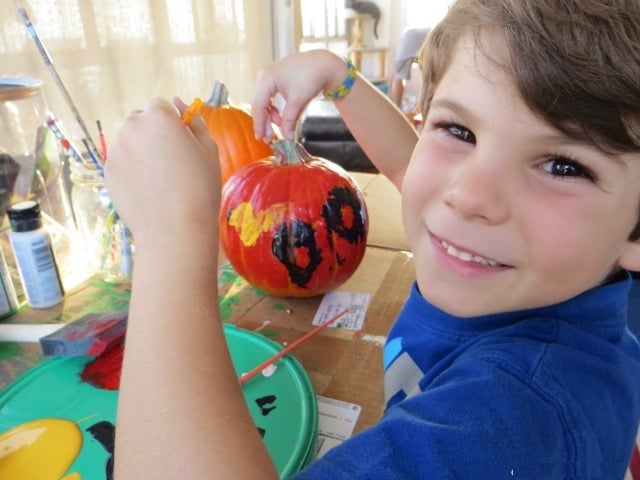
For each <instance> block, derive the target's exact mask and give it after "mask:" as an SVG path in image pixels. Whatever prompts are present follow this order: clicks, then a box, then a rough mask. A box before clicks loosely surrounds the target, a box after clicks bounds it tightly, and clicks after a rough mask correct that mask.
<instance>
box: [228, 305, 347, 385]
mask: <svg viewBox="0 0 640 480" xmlns="http://www.w3.org/2000/svg"><path fill="white" fill-rule="evenodd" d="M348 312H349V309H348V308H345V309H344V310H342V311H341V312H340V313H338V314H337V315H335V316H334V317H332V318H330V319H329V320H327V321H326V322H324V323H323V324H322V325H319V326H317V327H316V328H314V329H313V330H311V331H310V332H308V333H306V334H305V335H303V336H302V337H300V338H299V339H298V340H296V341H295V342H293V343H291V344H289V345H287V346H286V347H285V348H283V349H282V350H280V351H279V352H278V353H276V354H275V355H273V356H272V357H270V358H268V359H266V360H265V361H264V362H262V363H261V364H259V365H258V366H256V367H254V368H252V369H251V370H249V371H248V372H246V373H243V374H242V375H240V378H238V381H239V382H240V385H244V384H245V383H246V382H248V381H249V380H251V379H252V378H253V377H255V376H256V375H258V374H259V373H260V372H262V371H263V370H264V369H265V368H267V367H269V366H270V365H273V364H274V363H275V362H277V361H278V360H280V359H281V358H282V357H284V356H285V355H286V354H287V353H289V352H290V351H292V350H294V349H295V348H298V347H299V346H300V345H302V344H303V343H304V342H306V341H307V340H309V339H310V338H311V337H313V336H314V335H315V334H317V333H318V332H320V331H321V330H322V329H324V328H327V327H328V326H329V325H331V324H332V323H333V322H335V321H336V320H338V319H339V318H340V317H342V316H343V315H346V314H347V313H348Z"/></svg>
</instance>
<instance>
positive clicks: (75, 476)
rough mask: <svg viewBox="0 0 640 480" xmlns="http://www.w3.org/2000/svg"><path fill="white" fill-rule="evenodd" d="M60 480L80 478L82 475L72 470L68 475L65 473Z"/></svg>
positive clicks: (76, 479) (80, 479)
mask: <svg viewBox="0 0 640 480" xmlns="http://www.w3.org/2000/svg"><path fill="white" fill-rule="evenodd" d="M60 480H82V477H81V476H80V474H79V473H77V472H73V473H70V474H69V475H65V476H64V477H62V478H61V479H60Z"/></svg>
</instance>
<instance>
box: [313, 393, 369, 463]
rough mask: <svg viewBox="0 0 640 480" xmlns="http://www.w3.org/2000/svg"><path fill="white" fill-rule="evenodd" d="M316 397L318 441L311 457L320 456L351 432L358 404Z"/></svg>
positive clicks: (359, 408) (349, 435)
mask: <svg viewBox="0 0 640 480" xmlns="http://www.w3.org/2000/svg"><path fill="white" fill-rule="evenodd" d="M316 398H317V399H318V441H317V443H316V450H315V452H314V454H313V459H317V458H320V457H322V456H323V455H324V454H325V453H327V452H328V451H329V450H331V449H332V448H333V447H335V446H336V445H339V444H341V443H342V442H344V441H345V440H346V439H348V438H350V437H351V435H352V434H353V429H354V427H355V426H356V422H357V421H358V417H359V416H360V411H361V410H362V408H361V407H360V405H356V404H354V403H348V402H343V401H340V400H335V399H333V398H327V397H323V396H320V395H316Z"/></svg>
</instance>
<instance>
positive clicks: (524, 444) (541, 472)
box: [295, 358, 579, 480]
mask: <svg viewBox="0 0 640 480" xmlns="http://www.w3.org/2000/svg"><path fill="white" fill-rule="evenodd" d="M428 384H429V386H428V387H427V388H426V389H425V390H424V391H423V392H421V393H419V394H418V395H416V396H414V397H411V398H408V399H405V400H403V401H401V402H399V403H398V404H396V405H394V406H393V407H391V408H390V409H389V410H388V411H387V412H386V413H385V415H384V417H383V418H382V419H381V421H380V422H379V423H378V424H376V425H375V426H373V427H371V428H369V429H368V430H365V431H363V432H361V433H359V434H358V435H356V436H354V437H352V438H351V439H349V440H347V441H345V442H344V443H343V444H341V445H339V446H337V447H335V448H334V449H332V450H330V451H329V452H327V453H326V454H325V456H324V457H322V458H321V459H318V460H316V461H315V462H313V463H312V464H311V465H309V466H308V467H307V468H306V469H305V470H303V471H302V472H300V473H299V474H298V475H297V476H296V477H295V478H296V479H328V478H331V479H368V480H371V479H376V478H380V479H385V480H393V479H403V480H407V479H423V478H428V479H436V480H437V479H454V478H456V479H457V478H465V479H466V478H473V479H476V480H478V479H491V480H499V479H509V480H513V479H524V478H527V479H533V478H536V479H540V478H546V479H555V478H579V477H574V476H572V473H571V468H572V467H571V465H575V455H576V453H575V448H573V447H572V441H573V440H572V439H571V435H570V434H569V433H568V432H569V431H570V429H569V428H567V426H566V421H565V419H564V418H563V415H562V413H561V412H562V411H563V409H562V408H561V407H559V406H558V405H556V404H555V401H554V399H550V398H545V397H544V395H541V393H540V392H538V391H536V390H535V389H533V388H531V387H530V386H529V383H528V382H526V381H524V379H521V378H519V377H518V375H516V374H514V373H513V372H509V371H508V369H505V368H502V367H501V366H500V365H497V364H495V363H493V362H491V361H485V360H479V359H477V358H474V359H469V361H465V360H463V359H459V360H458V361H457V362H456V364H455V365H452V366H451V367H449V368H447V369H445V370H444V372H443V373H442V374H441V375H440V376H439V377H438V378H436V379H429V380H428Z"/></svg>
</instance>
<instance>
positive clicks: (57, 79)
mask: <svg viewBox="0 0 640 480" xmlns="http://www.w3.org/2000/svg"><path fill="white" fill-rule="evenodd" d="M18 15H20V18H22V21H23V22H24V24H25V26H26V27H27V31H28V32H29V35H31V37H32V38H33V40H34V41H35V43H36V47H38V50H39V51H40V55H42V58H43V59H44V63H45V64H46V66H47V68H48V69H49V71H50V72H51V75H52V76H53V79H54V80H55V82H56V84H57V85H58V88H60V91H61V92H62V96H63V97H64V99H65V101H66V102H67V105H68V106H69V108H70V109H71V111H72V112H73V116H74V117H75V119H76V122H78V125H79V126H80V129H81V130H82V133H83V134H84V136H85V137H86V139H87V141H88V142H89V144H90V145H91V148H92V149H93V150H94V151H96V152H97V151H98V149H97V148H96V145H95V143H94V142H93V139H92V138H91V134H90V133H89V129H88V128H87V126H86V125H85V123H84V120H82V117H81V116H80V112H79V111H78V109H77V108H76V105H75V103H73V100H72V99H71V95H69V91H68V90H67V87H65V86H64V83H63V82H62V78H60V75H58V71H57V70H56V67H55V65H54V64H53V60H52V59H51V55H49V52H48V51H47V49H46V47H45V46H44V43H42V39H41V38H40V35H38V32H37V31H36V29H35V27H34V26H33V24H32V23H31V20H30V19H29V16H28V15H27V11H26V10H25V9H24V8H23V7H19V8H18ZM98 155H99V153H98ZM100 161H102V158H100Z"/></svg>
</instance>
